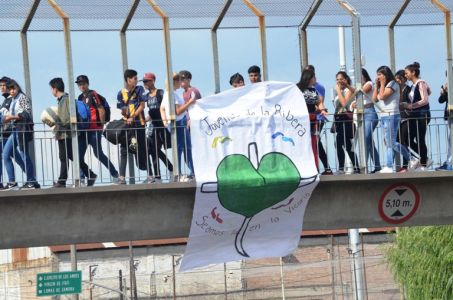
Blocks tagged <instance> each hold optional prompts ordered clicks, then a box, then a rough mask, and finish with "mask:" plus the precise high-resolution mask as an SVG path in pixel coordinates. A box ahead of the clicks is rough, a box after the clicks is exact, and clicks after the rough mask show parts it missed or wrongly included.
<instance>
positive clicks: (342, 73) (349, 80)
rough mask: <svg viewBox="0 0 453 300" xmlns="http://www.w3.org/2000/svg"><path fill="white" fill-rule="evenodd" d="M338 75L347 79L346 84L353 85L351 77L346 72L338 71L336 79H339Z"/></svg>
mask: <svg viewBox="0 0 453 300" xmlns="http://www.w3.org/2000/svg"><path fill="white" fill-rule="evenodd" d="M338 75H341V76H343V78H344V79H346V82H347V83H348V84H349V85H351V77H349V75H348V74H347V73H346V72H345V71H338V73H337V74H336V75H335V78H337V77H338Z"/></svg>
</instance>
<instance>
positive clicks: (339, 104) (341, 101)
mask: <svg viewBox="0 0 453 300" xmlns="http://www.w3.org/2000/svg"><path fill="white" fill-rule="evenodd" d="M336 81H337V84H336V85H335V92H336V94H337V96H336V97H335V99H334V107H335V115H334V118H335V123H334V132H335V133H336V134H337V136H336V140H335V144H336V150H337V157H338V174H344V173H345V171H344V163H345V155H344V151H346V153H347V154H348V156H349V158H350V159H351V162H352V163H353V165H354V173H355V174H359V173H360V169H359V167H358V159H357V155H355V152H354V149H353V147H352V142H351V140H352V139H353V138H354V134H355V125H354V123H353V114H352V112H351V111H350V110H349V107H351V104H352V101H353V100H354V91H355V88H354V87H352V86H351V78H350V77H349V75H348V74H346V72H343V71H339V72H338V73H337V75H336Z"/></svg>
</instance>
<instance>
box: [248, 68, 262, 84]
mask: <svg viewBox="0 0 453 300" xmlns="http://www.w3.org/2000/svg"><path fill="white" fill-rule="evenodd" d="M248 73H249V80H250V83H257V82H261V69H260V67H258V66H256V65H253V66H251V67H250V68H249V70H248Z"/></svg>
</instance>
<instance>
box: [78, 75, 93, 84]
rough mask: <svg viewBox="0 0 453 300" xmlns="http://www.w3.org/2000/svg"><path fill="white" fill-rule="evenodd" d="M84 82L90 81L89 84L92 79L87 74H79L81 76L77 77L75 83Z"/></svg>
mask: <svg viewBox="0 0 453 300" xmlns="http://www.w3.org/2000/svg"><path fill="white" fill-rule="evenodd" d="M82 82H84V83H88V84H89V83H90V81H89V80H88V76H86V75H79V76H77V79H76V82H75V83H82Z"/></svg>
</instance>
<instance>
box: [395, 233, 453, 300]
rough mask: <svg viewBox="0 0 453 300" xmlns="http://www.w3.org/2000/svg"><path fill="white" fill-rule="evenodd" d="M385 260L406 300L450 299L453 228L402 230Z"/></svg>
mask: <svg viewBox="0 0 453 300" xmlns="http://www.w3.org/2000/svg"><path fill="white" fill-rule="evenodd" d="M387 259H388V261H389V263H390V266H391V269H392V272H393V274H394V276H395V279H396V280H397V281H398V282H399V283H400V284H401V285H402V286H403V287H404V292H405V293H404V294H405V296H406V299H407V300H412V299H448V300H450V299H453V226H430V227H412V228H402V229H401V230H399V232H398V234H397V237H396V241H395V243H394V244H393V245H392V246H391V247H390V248H389V249H388V251H387Z"/></svg>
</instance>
